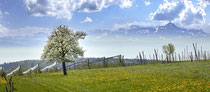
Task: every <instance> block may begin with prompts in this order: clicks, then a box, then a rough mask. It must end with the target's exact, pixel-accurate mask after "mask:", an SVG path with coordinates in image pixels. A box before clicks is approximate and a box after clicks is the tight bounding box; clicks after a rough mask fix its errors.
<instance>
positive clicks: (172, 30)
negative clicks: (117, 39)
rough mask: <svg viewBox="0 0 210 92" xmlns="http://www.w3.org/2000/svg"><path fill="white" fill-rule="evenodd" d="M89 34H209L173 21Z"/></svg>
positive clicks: (191, 35) (97, 30) (204, 35)
mask: <svg viewBox="0 0 210 92" xmlns="http://www.w3.org/2000/svg"><path fill="white" fill-rule="evenodd" d="M87 34H88V35H98V36H100V35H101V36H108V35H112V36H113V35H115V36H116V35H120V36H173V37H179V36H188V37H206V36H209V34H208V33H205V32H204V31H203V30H202V29H186V28H181V27H178V26H176V25H175V24H173V23H168V24H166V25H164V26H157V27H143V26H140V25H131V26H129V27H128V28H118V29H117V30H100V29H96V30H90V31H87Z"/></svg>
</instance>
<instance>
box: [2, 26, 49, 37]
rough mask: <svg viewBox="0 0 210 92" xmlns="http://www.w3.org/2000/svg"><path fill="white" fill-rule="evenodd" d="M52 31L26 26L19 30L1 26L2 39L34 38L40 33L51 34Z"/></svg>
mask: <svg viewBox="0 0 210 92" xmlns="http://www.w3.org/2000/svg"><path fill="white" fill-rule="evenodd" d="M51 31H52V30H51V29H49V28H45V27H30V26H26V27H23V28H18V29H8V28H7V27H5V26H3V25H1V24H0V37H16V36H22V37H24V36H33V35H35V34H38V33H47V34H49V33H50V32H51Z"/></svg>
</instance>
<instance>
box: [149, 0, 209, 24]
mask: <svg viewBox="0 0 210 92" xmlns="http://www.w3.org/2000/svg"><path fill="white" fill-rule="evenodd" d="M205 15H206V14H205V11H204V8H202V7H201V6H200V5H196V6H195V5H193V3H192V1H189V0H172V1H171V2H169V1H168V0H164V3H163V4H160V6H159V8H158V9H157V10H156V11H155V12H154V13H151V18H152V20H158V21H172V22H175V23H177V24H180V25H182V26H188V25H192V24H201V23H204V22H205V19H204V16H205Z"/></svg>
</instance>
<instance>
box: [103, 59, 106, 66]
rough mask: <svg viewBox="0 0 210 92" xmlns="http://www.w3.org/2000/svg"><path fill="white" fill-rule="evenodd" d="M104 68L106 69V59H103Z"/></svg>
mask: <svg viewBox="0 0 210 92" xmlns="http://www.w3.org/2000/svg"><path fill="white" fill-rule="evenodd" d="M103 63H104V67H106V58H105V57H104V58H103Z"/></svg>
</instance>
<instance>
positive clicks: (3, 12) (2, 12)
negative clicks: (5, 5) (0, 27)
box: [0, 9, 9, 19]
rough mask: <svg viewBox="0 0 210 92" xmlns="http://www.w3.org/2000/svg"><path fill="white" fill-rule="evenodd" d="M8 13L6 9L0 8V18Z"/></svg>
mask: <svg viewBox="0 0 210 92" xmlns="http://www.w3.org/2000/svg"><path fill="white" fill-rule="evenodd" d="M8 14H9V13H8V12H7V11H2V10H1V9H0V19H1V18H2V17H3V16H4V15H8Z"/></svg>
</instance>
